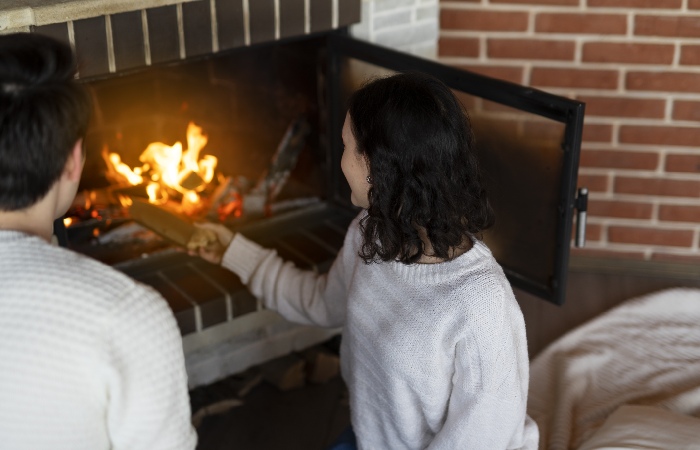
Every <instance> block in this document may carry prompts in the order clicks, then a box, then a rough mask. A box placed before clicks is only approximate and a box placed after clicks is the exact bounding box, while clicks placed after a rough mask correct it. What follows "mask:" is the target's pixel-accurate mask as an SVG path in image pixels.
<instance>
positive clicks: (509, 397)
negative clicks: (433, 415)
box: [429, 302, 538, 450]
mask: <svg viewBox="0 0 700 450" xmlns="http://www.w3.org/2000/svg"><path fill="white" fill-rule="evenodd" d="M495 303H498V302H495ZM521 327H522V316H521V315H520V314H519V313H518V311H515V310H514V309H513V308H507V307H506V308H504V309H501V308H495V310H492V311H489V312H488V313H486V314H484V315H483V316H482V317H481V318H480V319H479V324H478V326H477V327H475V328H476V329H475V330H474V331H475V332H474V333H471V335H469V336H466V337H465V338H463V339H462V340H460V341H459V342H458V343H457V345H456V348H455V372H454V375H453V377H452V393H451V395H450V399H449V403H448V413H447V418H446V420H445V422H444V425H443V427H442V429H441V430H440V431H439V432H438V433H437V435H436V436H435V439H434V440H433V441H432V443H431V445H430V447H429V448H430V449H431V450H435V449H453V448H469V449H476V450H480V449H483V450H493V449H536V448H537V440H538V435H537V428H536V426H535V425H534V422H532V421H531V420H530V419H529V418H528V417H527V415H526V403H527V386H528V367H527V365H528V360H527V346H526V344H525V342H524V341H523V340H521V338H520V335H521V334H522V335H524V329H521ZM519 330H522V333H520V332H519Z"/></svg>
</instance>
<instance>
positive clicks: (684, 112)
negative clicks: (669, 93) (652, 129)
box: [672, 100, 700, 122]
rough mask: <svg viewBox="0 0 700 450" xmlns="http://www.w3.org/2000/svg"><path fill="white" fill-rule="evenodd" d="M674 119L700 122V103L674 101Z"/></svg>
mask: <svg viewBox="0 0 700 450" xmlns="http://www.w3.org/2000/svg"><path fill="white" fill-rule="evenodd" d="M672 117H673V120H695V121H699V122H700V101H693V100H676V101H674V102H673V113H672Z"/></svg>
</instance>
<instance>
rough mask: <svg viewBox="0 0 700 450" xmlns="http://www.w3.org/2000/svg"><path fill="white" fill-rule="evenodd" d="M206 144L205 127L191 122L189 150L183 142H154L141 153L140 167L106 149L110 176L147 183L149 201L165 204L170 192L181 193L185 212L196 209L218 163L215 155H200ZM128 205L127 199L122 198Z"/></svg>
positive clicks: (130, 182)
mask: <svg viewBox="0 0 700 450" xmlns="http://www.w3.org/2000/svg"><path fill="white" fill-rule="evenodd" d="M206 145H207V137H206V136H205V135H204V134H202V128H201V127H198V126H197V125H195V124H194V123H192V122H190V123H189V125H188V126H187V149H185V150H184V151H183V148H182V143H180V142H176V143H175V144H173V145H166V144H164V143H162V142H153V143H151V144H149V145H148V147H146V150H144V151H143V153H141V156H139V161H141V163H143V165H142V166H141V167H134V168H131V167H129V166H128V165H127V164H125V163H124V162H122V160H121V157H120V156H119V154H117V153H109V152H108V151H107V150H104V151H103V158H104V160H105V162H106V163H107V170H108V173H107V175H108V177H110V178H112V179H116V180H119V181H120V182H121V183H120V184H126V185H132V186H137V185H145V189H146V193H147V194H148V199H149V202H151V203H154V204H163V203H165V202H167V201H168V199H169V198H170V194H168V191H169V190H171V193H172V191H176V192H178V193H180V194H181V195H182V203H181V208H182V210H183V212H185V213H193V212H195V211H196V210H197V209H198V207H199V205H200V203H201V199H200V196H199V194H198V193H200V192H202V191H203V190H204V189H206V187H207V185H208V184H209V183H210V182H211V181H212V179H213V178H214V171H215V169H216V164H217V162H218V160H217V158H216V157H215V156H212V155H205V156H204V157H202V158H200V156H199V153H200V151H201V150H202V148H204V146H206ZM120 201H121V203H122V204H123V205H124V206H126V205H128V204H129V203H130V199H128V198H123V199H122V198H120Z"/></svg>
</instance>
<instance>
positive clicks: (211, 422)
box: [190, 376, 350, 450]
mask: <svg viewBox="0 0 700 450" xmlns="http://www.w3.org/2000/svg"><path fill="white" fill-rule="evenodd" d="M232 386H233V387H232ZM239 387H240V380H239V379H236V376H232V377H229V379H227V380H222V381H220V382H217V383H216V384H215V385H211V386H208V387H204V388H197V389H195V390H193V391H192V392H191V393H190V395H191V396H192V403H193V412H195V410H196V409H198V407H199V406H198V404H199V405H202V404H212V403H215V402H217V401H219V402H220V401H222V400H228V399H231V398H236V397H235V396H232V395H231V392H232V390H234V389H238V388H239ZM237 398H238V399H240V401H241V402H242V404H240V405H238V406H234V407H232V408H231V409H229V410H228V411H226V412H224V413H220V414H213V415H208V416H206V417H205V418H204V419H203V420H202V421H201V423H200V424H199V426H198V428H197V433H198V435H199V444H198V445H197V450H224V449H226V450H230V449H232V448H235V449H237V450H278V449H283V450H324V449H326V448H327V447H328V446H329V445H330V444H331V443H332V442H334V441H335V440H336V438H337V437H338V436H339V435H340V434H341V433H342V432H343V430H345V428H346V427H347V426H348V425H349V424H350V411H349V408H348V401H347V390H346V387H345V384H344V383H343V381H342V379H341V378H340V376H337V377H335V378H333V379H331V380H330V381H327V382H325V383H321V384H310V383H307V384H306V385H305V386H304V387H301V388H297V389H293V390H289V391H280V390H279V389H278V388H277V387H275V386H273V385H272V384H269V383H267V382H265V381H262V382H260V383H258V384H256V385H255V387H253V388H252V389H251V390H250V391H248V392H247V393H246V394H245V395H243V396H240V397H237Z"/></svg>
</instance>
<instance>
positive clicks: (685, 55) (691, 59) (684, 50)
mask: <svg viewBox="0 0 700 450" xmlns="http://www.w3.org/2000/svg"><path fill="white" fill-rule="evenodd" d="M679 62H680V63H681V64H684V65H687V66H698V65H700V45H682V46H681V57H680V60H679Z"/></svg>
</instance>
